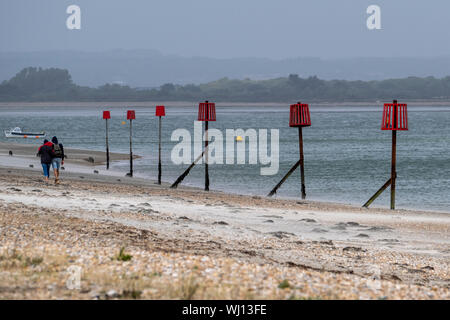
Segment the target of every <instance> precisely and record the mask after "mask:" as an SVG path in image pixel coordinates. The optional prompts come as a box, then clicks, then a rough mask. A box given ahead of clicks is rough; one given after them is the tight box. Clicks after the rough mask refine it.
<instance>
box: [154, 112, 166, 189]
mask: <svg viewBox="0 0 450 320" xmlns="http://www.w3.org/2000/svg"><path fill="white" fill-rule="evenodd" d="M155 116H157V117H159V134H158V184H161V171H162V169H161V124H162V117H165V116H166V110H165V108H164V106H156V111H155Z"/></svg>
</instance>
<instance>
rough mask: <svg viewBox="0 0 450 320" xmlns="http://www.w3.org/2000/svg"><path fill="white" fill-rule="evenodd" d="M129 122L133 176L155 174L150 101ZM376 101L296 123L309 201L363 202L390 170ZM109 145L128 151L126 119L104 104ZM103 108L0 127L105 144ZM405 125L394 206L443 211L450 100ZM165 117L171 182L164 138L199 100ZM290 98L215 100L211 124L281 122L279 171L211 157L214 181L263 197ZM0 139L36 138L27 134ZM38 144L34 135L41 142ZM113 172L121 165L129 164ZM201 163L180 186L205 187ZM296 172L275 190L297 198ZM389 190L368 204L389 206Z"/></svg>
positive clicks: (190, 122) (189, 125)
mask: <svg viewBox="0 0 450 320" xmlns="http://www.w3.org/2000/svg"><path fill="white" fill-rule="evenodd" d="M134 109H135V110H136V116H137V119H136V120H135V121H134V122H133V129H134V130H133V135H134V138H133V145H134V152H135V153H136V154H139V155H142V156H143V158H142V159H139V160H136V161H135V168H134V169H135V174H136V175H139V176H144V177H149V178H152V179H156V177H157V156H158V154H157V151H158V145H157V134H158V121H157V118H156V117H155V116H154V107H153V106H149V107H148V108H144V107H138V108H134ZM381 109H382V107H381V106H373V107H367V106H364V107H363V106H361V107H314V106H311V119H312V126H311V127H309V128H305V129H304V130H303V137H304V152H305V171H306V188H307V189H306V191H307V196H308V199H311V200H322V201H333V202H340V203H349V204H356V205H362V204H363V203H364V202H365V201H366V200H367V199H368V198H369V197H370V196H371V195H372V194H373V193H374V192H375V191H376V190H377V189H378V188H379V187H381V185H383V184H384V183H385V182H386V180H387V179H388V178H389V176H390V157H391V134H390V132H386V131H381V130H380V124H381ZM110 110H111V111H112V120H111V121H110V150H111V151H113V152H125V153H127V152H128V151H129V144H128V143H129V131H128V130H129V127H128V122H127V123H126V124H125V125H124V124H122V121H123V120H125V114H126V110H127V108H125V107H124V108H110ZM101 111H102V108H95V107H89V108H88V107H82V108H80V107H76V108H57V107H39V108H34V107H33V108H29V107H27V108H25V107H14V108H10V109H8V108H5V107H2V108H0V127H1V129H2V130H5V129H9V128H12V127H15V126H19V127H21V128H22V129H23V130H37V131H40V130H45V131H46V132H47V133H48V136H50V137H51V136H53V135H56V136H58V138H59V139H60V141H61V142H62V143H63V144H64V146H65V147H73V148H85V149H93V150H104V148H105V141H104V137H105V125H104V120H102V119H101ZM408 111H409V113H408V118H409V131H406V132H399V133H398V138H397V141H398V146H397V152H398V153H397V171H398V178H397V207H398V208H416V209H426V210H440V211H448V212H450V125H449V124H450V106H447V107H445V106H444V107H427V106H423V107H411V106H410V107H408ZM166 115H167V116H166V117H165V118H163V155H162V156H163V180H164V181H168V182H173V181H174V180H175V179H176V178H177V177H178V175H180V174H181V173H182V172H183V170H184V169H185V168H186V167H187V165H174V164H172V162H171V161H170V154H171V150H172V148H173V147H174V145H175V144H176V143H177V142H172V141H170V136H171V133H172V131H173V130H175V129H177V128H185V129H187V130H189V131H190V132H191V133H193V127H194V120H195V119H196V118H197V106H194V105H193V104H191V105H186V107H172V108H166ZM288 122H289V112H288V106H286V107H285V108H280V107H246V106H242V107H228V106H226V105H221V104H218V105H217V121H216V122H211V123H210V128H217V129H220V130H222V131H223V132H225V129H236V128H242V129H248V128H254V129H272V128H276V129H279V133H280V170H279V172H278V174H276V175H273V176H261V175H260V165H248V164H247V165H211V166H210V181H211V189H215V190H223V191H228V192H233V193H237V194H252V195H253V194H254V195H266V194H267V193H268V192H269V191H270V190H271V188H272V187H273V186H274V185H275V184H276V183H277V182H278V181H279V180H280V179H281V177H282V176H283V175H284V173H285V172H287V170H289V168H290V167H291V166H292V165H293V164H294V163H295V162H296V161H297V160H298V157H299V156H298V132H297V129H296V128H289V126H288ZM0 141H3V142H6V141H8V142H13V141H15V142H20V143H34V144H36V145H38V141H33V140H30V139H28V140H26V139H24V140H15V139H7V138H5V137H4V134H2V135H1V138H0ZM39 142H40V141H39ZM112 167H113V169H114V170H120V171H123V173H124V175H125V173H126V172H127V171H128V163H127V162H125V163H117V164H114V165H113V166H112ZM203 174H204V169H203V166H198V167H195V168H194V169H193V170H192V171H191V174H190V175H189V176H188V177H187V178H186V179H185V180H184V184H185V185H190V186H200V187H201V186H203V181H204V180H203V179H204V178H203ZM299 181H300V173H299V171H297V172H295V173H294V174H293V175H292V176H291V177H290V178H289V179H288V180H287V181H286V183H285V184H284V185H283V186H282V187H281V189H279V191H278V196H279V197H288V198H291V197H299V195H300V184H299ZM388 204H389V192H385V193H384V194H383V195H382V196H381V197H380V198H379V199H378V200H376V201H375V202H374V204H373V206H376V207H388Z"/></svg>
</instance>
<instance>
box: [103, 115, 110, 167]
mask: <svg viewBox="0 0 450 320" xmlns="http://www.w3.org/2000/svg"><path fill="white" fill-rule="evenodd" d="M103 119H104V120H105V124H106V135H105V139H106V170H109V141H108V119H111V112H110V111H103Z"/></svg>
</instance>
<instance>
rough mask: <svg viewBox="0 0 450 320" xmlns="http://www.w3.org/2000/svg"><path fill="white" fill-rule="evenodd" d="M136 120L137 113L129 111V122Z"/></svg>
mask: <svg viewBox="0 0 450 320" xmlns="http://www.w3.org/2000/svg"><path fill="white" fill-rule="evenodd" d="M134 119H136V113H135V112H134V110H128V111H127V120H134Z"/></svg>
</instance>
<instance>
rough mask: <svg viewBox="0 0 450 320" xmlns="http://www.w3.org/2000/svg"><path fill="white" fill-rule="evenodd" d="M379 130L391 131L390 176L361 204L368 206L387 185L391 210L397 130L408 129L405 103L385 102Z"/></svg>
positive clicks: (392, 207) (394, 178) (393, 194)
mask: <svg viewBox="0 0 450 320" xmlns="http://www.w3.org/2000/svg"><path fill="white" fill-rule="evenodd" d="M381 130H389V131H392V153H391V177H390V179H389V180H388V181H387V182H386V183H385V184H384V185H383V186H382V187H381V188H380V189H379V190H378V191H377V192H376V193H375V194H374V195H373V196H372V197H371V198H370V199H369V200H368V201H367V202H366V203H365V204H364V205H363V207H365V208H368V207H369V206H370V205H371V204H372V202H373V201H374V200H375V199H376V198H378V196H379V195H380V194H382V193H383V191H384V190H386V189H387V188H388V187H389V186H391V210H394V209H395V182H396V179H397V169H396V165H397V131H407V130H408V110H407V104H405V103H398V101H397V100H394V101H393V102H392V103H385V104H384V107H383V118H382V122H381Z"/></svg>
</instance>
